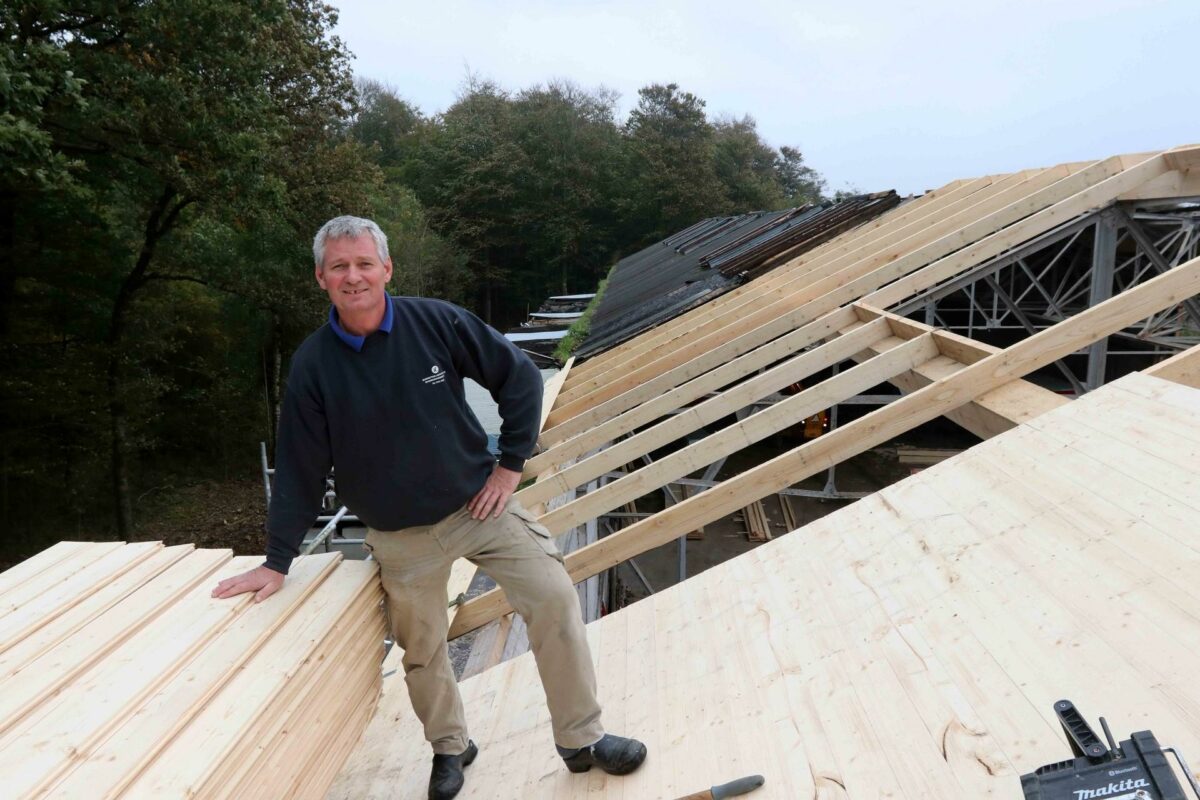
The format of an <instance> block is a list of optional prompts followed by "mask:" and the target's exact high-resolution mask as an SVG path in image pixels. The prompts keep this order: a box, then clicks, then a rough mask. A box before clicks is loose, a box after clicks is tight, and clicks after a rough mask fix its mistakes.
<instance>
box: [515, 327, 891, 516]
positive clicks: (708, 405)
mask: <svg viewBox="0 0 1200 800" xmlns="http://www.w3.org/2000/svg"><path fill="white" fill-rule="evenodd" d="M890 333H891V328H890V327H889V326H888V324H887V322H886V321H885V320H879V321H878V322H877V323H872V324H868V325H863V326H861V327H859V328H858V329H857V330H854V331H851V332H849V333H847V334H845V335H844V336H839V337H838V338H836V339H834V340H833V341H832V342H829V343H827V344H824V345H821V346H819V347H816V348H813V349H811V350H808V351H805V352H802V353H800V354H799V355H796V356H794V357H793V358H789V359H788V360H786V361H784V362H783V363H781V364H778V365H776V366H775V367H772V368H771V369H768V370H767V371H765V372H763V373H761V374H759V375H756V376H755V377H753V378H750V379H749V380H746V381H744V382H742V383H740V384H738V385H736V386H734V387H732V388H730V389H727V390H725V391H724V392H721V393H720V394H718V395H717V396H716V397H713V398H711V399H709V400H705V401H704V402H702V403H699V404H697V405H694V406H692V407H691V408H689V409H688V410H687V411H684V412H681V413H679V414H676V415H674V416H672V417H669V418H667V419H666V420H664V421H663V422H660V423H658V424H657V425H654V426H653V427H650V428H647V429H646V430H643V431H640V432H639V433H637V434H636V435H634V436H631V437H629V438H628V439H625V440H623V441H621V442H619V443H617V444H614V445H613V446H611V447H607V448H605V449H604V450H601V451H600V452H599V453H597V454H596V455H593V456H590V457H588V458H584V459H582V460H580V461H578V462H576V463H575V464H573V465H571V466H569V467H567V468H565V469H563V470H562V471H561V472H557V473H554V474H552V475H549V476H547V477H545V478H544V479H542V480H539V481H538V482H537V483H535V484H534V485H533V486H529V487H527V488H525V489H522V490H521V491H519V492H517V494H516V497H517V499H518V500H519V501H520V502H521V503H522V504H523V505H525V506H526V507H529V506H531V505H533V504H535V503H541V502H544V501H546V500H548V499H550V498H551V497H553V496H555V495H558V494H562V493H563V492H566V491H569V490H570V489H573V488H575V487H577V486H582V485H583V484H585V483H587V482H588V481H590V480H592V479H594V478H597V477H599V476H601V475H603V474H605V473H606V472H610V471H612V470H614V469H616V468H618V467H620V466H621V465H622V464H628V463H630V462H633V461H635V460H637V459H638V458H640V457H641V456H643V455H645V454H647V453H650V452H653V451H654V450H657V449H659V448H660V447H662V446H664V445H666V444H670V443H671V442H674V441H676V440H678V439H682V438H683V437H685V436H687V435H688V434H689V433H692V432H694V431H697V430H700V429H701V428H703V427H704V426H706V425H711V424H712V423H714V422H717V421H718V420H721V419H723V418H725V417H727V416H729V415H730V414H733V413H735V412H736V411H738V410H740V409H742V408H745V407H746V406H749V405H750V404H752V403H754V402H756V401H758V400H761V399H762V398H764V397H766V396H768V395H769V394H771V393H773V392H777V391H780V390H781V389H783V388H785V387H787V386H790V385H792V384H794V383H798V382H800V381H804V380H807V379H808V378H809V377H811V376H812V375H814V374H816V373H817V372H820V371H821V370H824V369H828V368H829V367H832V366H834V365H835V364H839V363H841V362H842V361H845V360H846V359H848V358H850V357H851V356H853V355H854V354H855V353H858V352H860V351H861V350H863V349H865V348H868V347H870V346H871V345H873V344H875V343H876V342H878V341H879V340H881V339H883V338H885V337H887V336H889V335H890ZM713 460H715V458H714V459H713Z"/></svg>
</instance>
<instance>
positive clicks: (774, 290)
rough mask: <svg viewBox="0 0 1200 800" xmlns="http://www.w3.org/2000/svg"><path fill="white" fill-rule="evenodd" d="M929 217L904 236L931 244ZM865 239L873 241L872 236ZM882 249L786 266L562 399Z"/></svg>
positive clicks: (865, 247) (868, 246)
mask: <svg viewBox="0 0 1200 800" xmlns="http://www.w3.org/2000/svg"><path fill="white" fill-rule="evenodd" d="M1011 177H1012V176H998V178H997V179H998V180H1001V181H1005V180H1008V179H1010V178H1011ZM993 182H994V180H993V178H987V179H982V180H981V181H979V182H977V183H978V184H979V188H987V187H989V186H990V185H991V184H992V183H993ZM981 194H982V192H981ZM973 202H975V195H974V194H971V196H970V197H967V198H962V199H958V200H956V203H955V204H953V205H952V206H951V208H952V209H957V208H958V207H959V206H961V205H962V204H967V203H973ZM928 216H930V215H926V216H924V217H921V218H919V219H917V220H914V221H913V222H912V223H910V225H908V226H904V229H903V235H906V236H907V235H910V234H909V231H910V229H914V230H916V231H918V233H917V234H916V238H918V239H919V240H920V241H921V242H922V243H925V242H927V241H929V239H926V238H925V235H924V233H922V232H921V231H924V230H925V229H927V228H928V221H927V217H928ZM862 238H865V239H871V238H872V237H862ZM855 244H856V245H857V244H858V243H857V242H856V243H855ZM879 247H880V245H879V244H877V243H875V242H874V241H870V242H868V243H865V244H862V245H859V246H856V247H853V248H851V249H850V250H849V251H848V252H846V253H839V254H836V255H834V257H833V258H830V257H828V256H826V257H821V256H815V254H814V256H815V257H809V258H802V259H800V260H799V261H798V262H796V263H794V264H791V265H788V266H787V267H785V268H784V269H783V270H781V271H780V272H779V274H776V275H773V276H771V277H769V278H768V279H767V280H766V281H763V282H761V283H759V284H758V285H757V286H756V291H755V292H753V293H751V294H748V295H745V296H743V297H741V298H739V302H737V303H726V304H724V305H723V306H722V307H713V308H709V309H706V313H707V314H708V315H709V316H708V318H707V319H699V320H693V321H692V324H691V325H690V326H689V327H687V328H684V329H680V330H679V331H677V332H676V336H675V338H674V339H672V340H669V341H658V342H652V341H648V342H646V343H645V344H644V345H643V347H642V348H640V349H638V350H635V351H633V352H631V353H629V354H628V355H627V356H626V358H625V359H624V360H623V362H622V363H619V364H614V365H612V366H611V367H610V368H609V370H608V371H606V372H602V373H599V374H595V375H589V377H588V380H586V381H584V382H582V383H577V384H576V385H574V386H572V388H571V390H570V391H569V392H567V393H564V395H563V397H562V400H563V403H564V404H568V403H570V402H572V401H574V400H576V399H578V398H579V397H580V396H581V395H582V394H583V393H584V392H588V391H592V390H595V389H598V388H601V387H603V386H605V385H606V384H607V383H609V382H611V381H612V380H614V379H617V378H619V377H621V375H622V374H623V373H624V372H625V371H627V370H628V369H629V367H630V366H637V365H640V364H643V363H645V357H646V356H647V355H649V356H651V357H657V356H658V355H659V354H660V350H661V349H662V348H667V349H668V350H674V349H679V348H681V347H683V346H684V344H685V343H684V342H683V341H681V339H682V338H684V337H686V338H687V339H695V338H697V337H699V336H704V335H706V334H709V333H711V332H712V331H713V330H715V329H718V328H720V327H722V326H724V325H725V324H726V321H727V320H729V319H737V318H738V317H739V316H742V315H744V314H747V313H753V312H755V311H756V310H757V309H758V308H759V307H761V305H762V304H763V303H764V299H765V298H770V300H775V299H777V298H778V296H779V295H780V294H781V293H784V292H786V291H788V287H793V288H795V287H799V286H801V285H803V284H807V283H811V282H812V280H813V279H814V275H826V274H831V273H832V272H835V271H837V270H840V269H843V268H845V266H847V264H849V263H859V262H860V261H861V262H863V263H865V262H866V261H867V260H868V259H867V257H868V256H869V255H872V254H874V253H875V252H876V251H877V250H878V249H879ZM885 249H886V248H885ZM822 255H823V254H822ZM847 259H849V260H847ZM766 302H770V301H766ZM709 305H711V304H709Z"/></svg>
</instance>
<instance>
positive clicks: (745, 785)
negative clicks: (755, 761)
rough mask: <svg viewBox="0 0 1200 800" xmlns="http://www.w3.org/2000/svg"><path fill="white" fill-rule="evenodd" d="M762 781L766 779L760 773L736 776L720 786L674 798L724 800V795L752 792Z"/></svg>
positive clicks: (732, 795)
mask: <svg viewBox="0 0 1200 800" xmlns="http://www.w3.org/2000/svg"><path fill="white" fill-rule="evenodd" d="M764 783H766V779H765V778H763V776H762V775H747V776H746V777H744V778H738V779H737V780H736V781H730V782H729V783H723V784H721V785H720V786H714V787H712V788H711V789H705V790H704V791H703V792H696V793H695V794H688V795H684V796H683V797H679V798H677V799H676V800H725V798H726V797H736V796H737V795H739V794H746V792H752V791H754V790H755V789H757V788H758V787H760V786H762V785H763V784H764Z"/></svg>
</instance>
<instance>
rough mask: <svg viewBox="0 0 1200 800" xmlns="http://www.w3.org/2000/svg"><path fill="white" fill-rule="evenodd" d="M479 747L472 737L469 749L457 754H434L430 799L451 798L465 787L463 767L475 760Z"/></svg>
mask: <svg viewBox="0 0 1200 800" xmlns="http://www.w3.org/2000/svg"><path fill="white" fill-rule="evenodd" d="M477 755H479V748H478V747H476V746H475V743H474V742H472V741H471V740H470V739H468V740H467V749H466V750H464V751H462V752H461V753H459V754H458V755H456V756H444V755H440V754H438V753H434V754H433V772H432V773H430V775H429V800H450V798H452V797H454V796H455V795H456V794H458V793H459V792H460V791H462V787H463V767H465V766H467V765H468V764H470V763H471V762H472V761H474V760H475V756H477Z"/></svg>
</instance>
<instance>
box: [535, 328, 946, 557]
mask: <svg viewBox="0 0 1200 800" xmlns="http://www.w3.org/2000/svg"><path fill="white" fill-rule="evenodd" d="M836 343H837V340H834V342H833V343H830V344H827V345H823V346H822V347H819V348H817V349H816V350H814V351H812V352H813V353H814V354H817V353H820V351H821V350H823V349H824V348H825V347H833V346H834V345H835V344H836ZM936 354H937V350H936V347H935V346H934V344H933V337H931V336H927V337H919V338H917V339H911V340H909V341H907V342H904V343H902V344H900V345H898V346H897V347H895V348H892V349H890V350H888V351H887V352H885V353H883V354H881V355H878V356H876V357H875V358H872V359H871V360H869V361H866V362H864V363H862V364H859V365H857V366H855V367H852V368H851V369H849V370H846V371H844V372H841V373H839V374H837V375H835V376H833V377H831V378H828V379H826V380H824V381H822V382H821V383H818V384H816V385H814V386H811V387H809V388H808V389H805V390H804V391H802V392H800V393H799V394H795V395H792V396H791V397H788V398H787V399H785V400H781V401H780V402H778V403H776V404H775V405H773V406H771V407H769V408H765V409H763V410H762V411H759V412H758V413H756V414H751V415H750V416H749V417H747V418H746V419H744V420H742V421H741V422H738V423H735V424H733V425H730V426H729V427H727V428H724V429H722V430H720V431H718V432H717V433H714V434H712V435H710V436H707V437H705V438H704V439H701V440H700V441H698V442H695V443H694V444H690V445H688V446H687V447H683V448H680V449H679V450H676V451H675V452H674V453H671V454H670V455H668V456H666V457H664V458H660V459H659V460H658V461H656V462H654V463H653V464H652V465H650V466H647V467H643V468H642V469H639V470H637V471H636V472H632V473H630V474H628V475H626V476H625V477H623V478H621V479H620V480H617V481H614V482H612V483H609V484H607V485H605V486H602V487H600V488H599V489H597V490H595V491H592V492H588V493H587V494H585V495H584V496H583V497H580V498H579V499H577V500H575V501H573V502H571V503H567V504H566V505H564V506H563V507H562V508H558V509H555V510H554V511H551V512H549V513H547V514H545V515H543V516H542V517H540V518H539V519H538V521H539V522H541V523H542V524H543V525H545V526H546V527H547V528H549V529H550V531H551V532H553V533H560V532H562V531H564V530H566V529H567V528H570V527H572V526H573V525H578V524H580V523H581V522H583V521H585V520H588V519H591V518H593V517H595V516H597V515H599V514H601V513H603V512H605V511H609V510H611V509H613V508H616V507H617V506H619V505H621V504H622V503H627V502H629V501H630V500H633V499H635V498H637V497H641V496H642V495H643V494H646V493H647V492H649V491H651V490H653V489H657V488H659V487H660V486H664V485H666V484H667V483H670V482H671V481H673V480H675V479H677V478H682V477H683V476H685V475H687V474H689V473H691V472H694V471H696V470H698V469H703V468H704V467H705V466H707V465H708V464H710V463H712V462H713V461H716V460H717V459H720V458H724V457H725V456H728V455H730V454H732V453H736V452H737V451H738V450H741V449H743V448H745V447H747V446H749V445H750V444H753V443H754V442H758V441H762V440H763V439H765V438H766V437H768V436H770V435H772V434H774V433H777V432H779V431H781V430H783V429H784V428H786V427H788V426H790V425H795V424H797V423H800V422H803V421H804V419H805V418H807V417H810V416H812V415H813V414H815V413H817V412H818V411H821V410H823V409H826V408H829V407H830V406H832V405H835V404H837V403H839V402H841V401H842V400H845V399H846V398H848V397H853V396H854V395H855V394H858V393H859V392H862V391H865V390H867V389H869V388H870V387H872V386H874V385H876V384H878V383H882V382H884V381H886V380H888V379H889V378H890V377H891V376H893V375H895V374H896V373H897V372H899V371H901V370H907V369H912V368H913V367H914V366H916V365H917V364H920V363H921V362H922V361H926V360H928V359H929V358H932V357H933V356H935V355H936ZM618 446H619V445H618ZM614 449H615V448H614ZM781 488H782V487H781ZM708 494H710V492H705V493H704V495H701V497H703V496H705V495H708ZM701 497H697V498H695V499H694V500H693V501H692V502H696V501H698V500H700V499H701ZM751 499H757V498H751ZM711 521H712V520H702V521H700V523H698V524H702V523H703V522H711ZM626 530H628V529H626ZM680 535H682V532H681V534H680ZM609 538H610V539H611V538H612V537H609ZM585 549H590V548H585Z"/></svg>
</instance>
